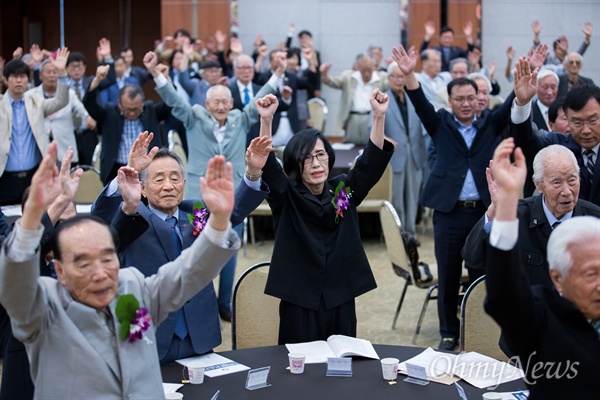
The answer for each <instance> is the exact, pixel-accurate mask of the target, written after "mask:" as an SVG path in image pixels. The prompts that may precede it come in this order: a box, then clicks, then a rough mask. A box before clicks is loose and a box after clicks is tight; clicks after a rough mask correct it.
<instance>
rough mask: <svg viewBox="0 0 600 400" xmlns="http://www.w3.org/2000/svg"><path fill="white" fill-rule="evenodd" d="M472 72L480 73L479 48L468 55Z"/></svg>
mask: <svg viewBox="0 0 600 400" xmlns="http://www.w3.org/2000/svg"><path fill="white" fill-rule="evenodd" d="M467 58H468V59H469V65H470V66H471V71H479V61H481V50H479V49H478V48H477V47H476V48H474V49H473V50H472V51H470V52H469V53H468V54H467Z"/></svg>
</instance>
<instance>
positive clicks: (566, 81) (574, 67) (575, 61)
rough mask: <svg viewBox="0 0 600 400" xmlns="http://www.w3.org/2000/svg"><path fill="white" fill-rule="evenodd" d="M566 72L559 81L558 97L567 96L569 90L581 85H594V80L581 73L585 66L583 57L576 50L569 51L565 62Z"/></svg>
mask: <svg viewBox="0 0 600 400" xmlns="http://www.w3.org/2000/svg"><path fill="white" fill-rule="evenodd" d="M563 65H564V67H565V71H566V74H564V75H562V76H561V77H560V78H559V81H558V97H563V96H566V95H567V93H568V92H569V90H571V89H573V88H574V87H577V86H581V85H586V84H588V85H593V84H594V81H593V80H591V79H590V78H586V77H585V76H581V75H579V71H581V67H582V66H583V57H582V56H581V54H579V53H577V52H576V51H574V52H571V53H569V55H568V56H567V58H566V59H565V61H564V63H563Z"/></svg>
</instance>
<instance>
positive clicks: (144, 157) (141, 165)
mask: <svg viewBox="0 0 600 400" xmlns="http://www.w3.org/2000/svg"><path fill="white" fill-rule="evenodd" d="M153 138H154V133H152V132H150V133H148V131H145V132H142V133H140V134H139V135H138V137H137V138H136V139H135V142H133V146H131V150H129V155H128V156H127V166H128V167H130V168H133V169H134V170H135V171H137V172H138V173H140V172H142V171H143V170H145V169H146V168H147V167H148V165H150V163H151V162H152V160H153V159H154V156H155V155H156V152H158V147H156V146H154V147H153V148H152V149H151V150H150V151H148V147H150V143H152V139H153Z"/></svg>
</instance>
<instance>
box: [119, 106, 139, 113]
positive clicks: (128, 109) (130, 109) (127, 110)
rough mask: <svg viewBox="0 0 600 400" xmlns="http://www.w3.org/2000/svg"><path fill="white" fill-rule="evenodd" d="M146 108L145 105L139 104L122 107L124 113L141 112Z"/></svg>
mask: <svg viewBox="0 0 600 400" xmlns="http://www.w3.org/2000/svg"><path fill="white" fill-rule="evenodd" d="M143 109H144V107H143V106H139V107H121V110H122V111H123V114H126V113H128V114H133V113H141V112H142V110H143Z"/></svg>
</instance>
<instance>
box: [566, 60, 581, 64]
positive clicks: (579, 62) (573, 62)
mask: <svg viewBox="0 0 600 400" xmlns="http://www.w3.org/2000/svg"><path fill="white" fill-rule="evenodd" d="M569 64H571V65H579V64H581V61H579V60H569Z"/></svg>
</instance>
